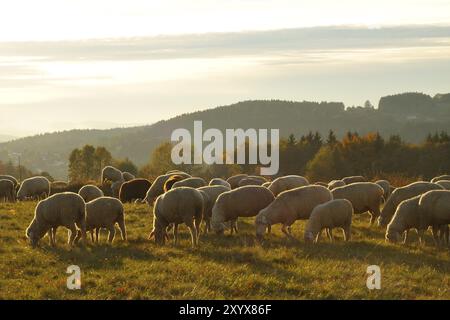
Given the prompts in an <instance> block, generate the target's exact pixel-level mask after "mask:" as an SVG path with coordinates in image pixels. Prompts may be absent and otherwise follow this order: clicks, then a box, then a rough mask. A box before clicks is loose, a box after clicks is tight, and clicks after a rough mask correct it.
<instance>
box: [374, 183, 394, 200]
mask: <svg viewBox="0 0 450 320" xmlns="http://www.w3.org/2000/svg"><path fill="white" fill-rule="evenodd" d="M375 183H376V184H377V185H379V186H380V187H382V188H383V191H384V194H383V201H386V200H387V198H389V196H390V195H391V188H392V186H391V184H390V183H389V181H387V180H377V181H375Z"/></svg>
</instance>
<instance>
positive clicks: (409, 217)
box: [385, 195, 425, 243]
mask: <svg viewBox="0 0 450 320" xmlns="http://www.w3.org/2000/svg"><path fill="white" fill-rule="evenodd" d="M420 197H421V195H417V196H415V197H412V198H410V199H406V200H403V201H402V202H400V204H399V205H398V206H397V208H396V210H395V213H394V216H393V217H392V220H391V221H390V222H389V224H388V226H387V228H386V235H385V238H386V241H389V242H398V241H399V240H400V236H401V235H402V234H403V233H405V237H404V240H403V243H406V241H407V237H408V232H409V230H410V229H413V228H414V229H416V230H417V233H418V234H419V241H420V242H422V239H423V233H424V232H425V230H424V227H423V224H422V223H421V221H422V219H421V217H420V214H421V212H420V211H419V200H420Z"/></svg>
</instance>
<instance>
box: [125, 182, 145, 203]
mask: <svg viewBox="0 0 450 320" xmlns="http://www.w3.org/2000/svg"><path fill="white" fill-rule="evenodd" d="M151 185H152V183H151V182H150V181H149V180H147V179H133V180H131V181H127V182H125V183H123V184H122V187H121V188H120V192H119V199H120V201H122V203H126V202H132V201H134V200H137V199H141V200H142V199H144V198H145V195H146V194H147V191H148V189H150V187H151Z"/></svg>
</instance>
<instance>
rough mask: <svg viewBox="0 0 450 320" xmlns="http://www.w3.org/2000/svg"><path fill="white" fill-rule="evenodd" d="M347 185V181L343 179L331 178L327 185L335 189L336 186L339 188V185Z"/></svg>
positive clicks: (330, 188)
mask: <svg viewBox="0 0 450 320" xmlns="http://www.w3.org/2000/svg"><path fill="white" fill-rule="evenodd" d="M345 185H346V183H345V182H344V181H342V180H331V181H330V182H329V183H328V186H327V187H328V189H329V190H333V189H336V188H339V187H343V186H345Z"/></svg>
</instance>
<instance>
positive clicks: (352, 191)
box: [331, 182, 384, 225]
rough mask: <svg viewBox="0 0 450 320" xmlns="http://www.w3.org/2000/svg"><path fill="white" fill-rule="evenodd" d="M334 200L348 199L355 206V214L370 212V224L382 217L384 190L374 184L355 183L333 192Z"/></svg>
mask: <svg viewBox="0 0 450 320" xmlns="http://www.w3.org/2000/svg"><path fill="white" fill-rule="evenodd" d="M331 193H332V194H333V199H347V200H348V201H350V202H351V203H352V205H353V211H354V213H355V214H361V213H364V212H367V211H369V213H370V224H371V225H372V224H373V223H374V222H375V220H376V218H378V217H379V216H380V205H381V200H382V198H383V193H384V191H383V188H382V187H380V186H379V185H378V184H376V183H373V182H354V183H350V184H348V185H346V186H343V187H338V188H335V189H333V190H332V191H331Z"/></svg>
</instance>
